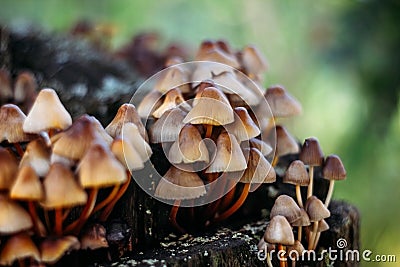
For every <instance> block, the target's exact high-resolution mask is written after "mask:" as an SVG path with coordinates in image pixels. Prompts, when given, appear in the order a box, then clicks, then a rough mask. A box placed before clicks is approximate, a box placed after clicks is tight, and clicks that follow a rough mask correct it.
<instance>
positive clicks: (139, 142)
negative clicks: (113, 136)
mask: <svg viewBox="0 0 400 267" xmlns="http://www.w3.org/2000/svg"><path fill="white" fill-rule="evenodd" d="M122 139H124V140H126V141H129V142H130V143H131V144H132V146H133V147H134V148H135V150H136V151H137V152H138V153H139V155H140V157H141V158H142V161H143V162H145V161H147V160H148V159H149V158H150V156H151V155H152V154H153V151H152V150H151V147H150V145H149V144H148V143H147V142H146V140H144V139H143V137H142V136H141V135H140V133H139V130H138V128H137V127H136V125H135V124H133V123H130V122H128V123H125V124H124V126H123V128H122Z"/></svg>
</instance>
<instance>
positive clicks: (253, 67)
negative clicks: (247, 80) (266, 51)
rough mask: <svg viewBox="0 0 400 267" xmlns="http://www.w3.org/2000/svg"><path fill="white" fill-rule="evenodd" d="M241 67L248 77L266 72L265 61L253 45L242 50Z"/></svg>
mask: <svg viewBox="0 0 400 267" xmlns="http://www.w3.org/2000/svg"><path fill="white" fill-rule="evenodd" d="M241 58H242V65H243V67H244V68H245V70H246V73H247V74H248V75H250V76H252V75H257V74H259V73H262V72H264V71H266V70H267V61H266V59H265V58H264V56H263V55H262V53H261V52H260V50H259V49H258V48H257V47H255V46H254V45H248V46H246V47H244V48H243V50H242V57H241Z"/></svg>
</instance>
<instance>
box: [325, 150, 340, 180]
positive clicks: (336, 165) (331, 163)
mask: <svg viewBox="0 0 400 267" xmlns="http://www.w3.org/2000/svg"><path fill="white" fill-rule="evenodd" d="M322 177H323V178H325V179H328V180H336V181H339V180H344V179H346V170H345V168H344V166H343V163H342V161H341V160H340V158H339V156H337V155H329V156H328V157H326V160H325V163H324V167H323V168H322Z"/></svg>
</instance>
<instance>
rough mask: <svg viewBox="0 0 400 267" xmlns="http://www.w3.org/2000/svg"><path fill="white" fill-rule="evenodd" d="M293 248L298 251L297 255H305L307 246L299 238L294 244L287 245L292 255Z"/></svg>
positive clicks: (288, 251)
mask: <svg viewBox="0 0 400 267" xmlns="http://www.w3.org/2000/svg"><path fill="white" fill-rule="evenodd" d="M293 250H295V251H297V253H298V254H297V255H303V252H304V251H305V248H304V246H303V245H302V244H301V242H300V241H299V240H295V241H294V244H293V245H291V246H288V247H287V253H288V255H290V252H291V251H293ZM295 255H296V254H295Z"/></svg>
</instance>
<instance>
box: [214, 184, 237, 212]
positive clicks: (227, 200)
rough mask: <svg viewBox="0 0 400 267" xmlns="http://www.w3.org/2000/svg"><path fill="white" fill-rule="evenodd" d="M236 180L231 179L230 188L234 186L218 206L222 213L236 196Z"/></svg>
mask: <svg viewBox="0 0 400 267" xmlns="http://www.w3.org/2000/svg"><path fill="white" fill-rule="evenodd" d="M235 185H236V181H229V182H228V188H232V189H231V190H230V191H229V192H228V193H227V194H226V195H225V196H224V197H223V198H222V203H221V204H220V205H219V207H218V211H219V212H220V213H221V212H223V211H225V210H226V208H227V207H228V206H229V205H230V204H231V203H232V200H233V198H234V197H235V191H236V186H235Z"/></svg>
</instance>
